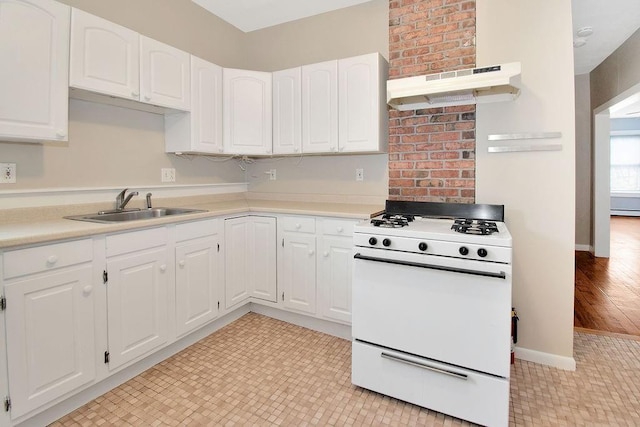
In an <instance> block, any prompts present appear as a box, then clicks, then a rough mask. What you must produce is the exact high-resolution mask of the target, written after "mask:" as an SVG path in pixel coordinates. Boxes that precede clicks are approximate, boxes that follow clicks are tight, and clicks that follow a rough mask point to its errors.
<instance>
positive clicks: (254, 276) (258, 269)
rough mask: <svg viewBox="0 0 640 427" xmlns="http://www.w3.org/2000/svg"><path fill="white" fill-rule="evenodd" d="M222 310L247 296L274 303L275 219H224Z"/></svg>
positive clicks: (252, 217)
mask: <svg viewBox="0 0 640 427" xmlns="http://www.w3.org/2000/svg"><path fill="white" fill-rule="evenodd" d="M224 228H225V236H224V239H225V307H226V308H230V307H232V306H234V305H236V304H238V303H240V302H242V301H244V300H246V299H247V298H249V297H255V298H259V299H263V300H267V301H273V302H275V301H276V247H275V246H276V219H275V218H272V217H263V216H253V215H250V216H243V217H239V218H229V219H226V220H225V225H224Z"/></svg>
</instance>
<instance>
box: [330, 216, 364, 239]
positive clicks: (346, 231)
mask: <svg viewBox="0 0 640 427" xmlns="http://www.w3.org/2000/svg"><path fill="white" fill-rule="evenodd" d="M356 222H357V221H349V220H346V219H325V220H323V221H322V234H329V235H332V236H348V237H351V236H352V235H353V226H354V225H355V224H356Z"/></svg>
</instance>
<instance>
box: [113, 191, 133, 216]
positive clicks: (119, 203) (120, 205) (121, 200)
mask: <svg viewBox="0 0 640 427" xmlns="http://www.w3.org/2000/svg"><path fill="white" fill-rule="evenodd" d="M127 190H128V188H125V189H124V190H122V191H121V192H120V193H119V194H118V196H117V197H116V210H119V211H121V210H123V209H124V208H125V206H127V203H129V201H130V200H131V198H132V197H133V196H137V195H138V192H137V191H132V192H131V193H129V195H127V197H126V198H125V197H124V195H125V194H126V192H127Z"/></svg>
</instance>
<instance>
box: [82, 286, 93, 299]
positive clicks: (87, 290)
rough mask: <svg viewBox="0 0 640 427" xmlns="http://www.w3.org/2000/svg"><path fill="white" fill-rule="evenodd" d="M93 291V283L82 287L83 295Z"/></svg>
mask: <svg viewBox="0 0 640 427" xmlns="http://www.w3.org/2000/svg"><path fill="white" fill-rule="evenodd" d="M92 291H93V285H87V286H85V287H84V288H82V293H83V294H84V295H85V296H88V295H91V292H92Z"/></svg>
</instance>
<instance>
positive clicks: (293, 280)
mask: <svg viewBox="0 0 640 427" xmlns="http://www.w3.org/2000/svg"><path fill="white" fill-rule="evenodd" d="M281 279H282V291H281V292H282V294H281V298H282V304H283V306H284V307H286V308H290V309H294V310H297V311H302V312H304V313H309V314H315V313H316V236H315V235H306V234H302V233H292V232H285V234H284V243H283V248H282V275H281Z"/></svg>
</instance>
